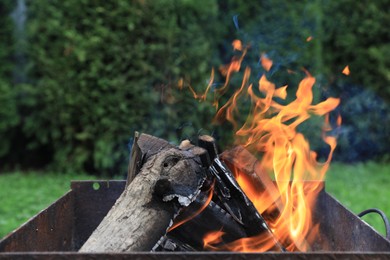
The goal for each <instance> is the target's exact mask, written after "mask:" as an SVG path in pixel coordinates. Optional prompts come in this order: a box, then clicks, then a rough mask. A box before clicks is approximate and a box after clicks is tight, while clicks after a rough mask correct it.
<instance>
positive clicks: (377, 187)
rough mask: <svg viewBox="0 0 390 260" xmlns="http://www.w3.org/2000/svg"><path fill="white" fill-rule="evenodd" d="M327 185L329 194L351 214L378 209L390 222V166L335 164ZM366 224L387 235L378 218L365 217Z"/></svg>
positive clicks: (372, 215) (376, 216) (331, 169)
mask: <svg viewBox="0 0 390 260" xmlns="http://www.w3.org/2000/svg"><path fill="white" fill-rule="evenodd" d="M325 185H326V186H325V189H326V191H327V192H329V193H330V194H332V195H333V196H334V197H335V198H336V199H337V200H339V201H340V202H341V203H342V204H343V205H344V206H345V207H347V208H348V209H350V210H351V211H352V212H354V213H356V214H358V213H360V212H362V211H363V210H365V209H368V208H378V209H380V210H382V211H383V212H385V213H386V215H387V217H389V218H390V200H389V198H390V164H384V163H382V164H380V163H373V162H368V163H358V164H354V165H345V164H340V163H333V165H331V168H330V170H329V172H328V173H327V178H326V183H325ZM363 220H365V221H366V222H367V223H369V224H370V225H372V226H373V227H374V228H375V229H376V230H377V231H379V232H380V233H381V234H383V235H384V234H385V228H384V224H383V221H382V219H381V217H380V216H379V215H377V214H373V213H372V214H369V215H366V216H364V217H363Z"/></svg>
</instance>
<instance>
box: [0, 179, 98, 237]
mask: <svg viewBox="0 0 390 260" xmlns="http://www.w3.org/2000/svg"><path fill="white" fill-rule="evenodd" d="M88 179H95V178H94V177H93V176H88V175H85V174H79V175H76V174H62V175H61V174H54V173H47V174H39V173H37V172H30V173H21V172H16V173H5V174H0V239H1V238H2V237H4V236H5V235H6V234H8V233H9V232H10V231H12V230H14V229H15V228H17V227H19V226H20V225H21V224H23V223H24V222H26V221H27V220H28V219H30V218H31V217H32V216H34V215H35V214H37V213H39V212H40V211H41V210H42V209H45V208H46V207H47V206H49V205H50V204H52V203H53V202H54V201H55V200H56V199H58V198H59V197H61V196H62V195H63V194H64V193H66V192H67V191H68V190H69V189H70V181H71V180H88Z"/></svg>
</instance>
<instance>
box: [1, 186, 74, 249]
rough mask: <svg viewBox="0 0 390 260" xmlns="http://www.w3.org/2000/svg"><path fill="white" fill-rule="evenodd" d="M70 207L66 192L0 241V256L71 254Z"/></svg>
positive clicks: (72, 212) (72, 203)
mask: <svg viewBox="0 0 390 260" xmlns="http://www.w3.org/2000/svg"><path fill="white" fill-rule="evenodd" d="M73 205H74V198H73V193H72V192H68V193H67V194H65V195H64V196H63V197H61V198H60V199H59V200H57V201H56V202H54V203H53V204H52V205H51V206H50V207H48V208H47V209H45V210H43V211H41V212H40V213H39V214H38V215H37V216H35V217H34V218H32V219H31V220H30V221H28V222H27V223H25V224H24V225H22V226H21V227H20V228H19V229H17V230H15V231H14V232H13V233H11V234H9V235H8V236H6V237H5V238H4V239H3V240H2V241H0V252H18V251H19V252H20V251H25V252H28V251H70V250H72V240H73V239H72V237H73V226H74V225H73V224H74V223H73V216H74V211H73Z"/></svg>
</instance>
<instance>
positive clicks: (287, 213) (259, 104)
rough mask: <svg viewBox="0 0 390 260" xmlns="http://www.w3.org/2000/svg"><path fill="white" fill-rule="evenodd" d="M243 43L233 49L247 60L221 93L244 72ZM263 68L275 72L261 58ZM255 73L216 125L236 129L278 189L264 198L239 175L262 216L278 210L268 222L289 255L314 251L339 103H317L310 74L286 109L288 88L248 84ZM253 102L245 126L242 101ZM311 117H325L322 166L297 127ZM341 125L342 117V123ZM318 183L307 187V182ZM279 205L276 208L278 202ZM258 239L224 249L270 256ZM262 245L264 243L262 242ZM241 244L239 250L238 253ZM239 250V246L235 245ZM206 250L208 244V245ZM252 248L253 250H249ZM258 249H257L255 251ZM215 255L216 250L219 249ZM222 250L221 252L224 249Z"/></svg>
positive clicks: (232, 68)
mask: <svg viewBox="0 0 390 260" xmlns="http://www.w3.org/2000/svg"><path fill="white" fill-rule="evenodd" d="M242 46H243V45H242V43H241V42H240V41H239V40H235V41H234V43H233V47H234V49H235V50H236V51H241V52H242V55H241V56H239V57H235V58H234V59H233V60H232V62H231V63H230V64H228V65H225V66H224V67H223V69H222V73H223V74H224V75H225V76H226V80H225V84H224V86H223V88H222V89H220V90H218V92H219V93H225V92H226V88H227V87H228V85H229V81H230V78H231V77H232V74H233V73H235V72H238V71H240V69H241V63H242V60H243V59H244V57H245V54H246V52H247V49H246V48H244V47H242ZM261 63H262V65H263V68H264V70H265V71H269V70H270V68H271V67H272V60H270V59H269V58H267V56H266V55H265V54H262V55H261ZM250 74H251V70H250V69H249V68H248V67H247V68H245V69H244V76H243V79H242V84H241V86H240V88H239V89H238V90H237V91H236V92H235V93H234V94H233V95H232V96H231V97H230V99H229V100H228V101H227V102H226V103H225V105H223V106H222V107H221V108H220V109H219V110H218V111H217V113H216V116H215V121H217V122H222V121H224V120H227V121H229V122H230V123H231V124H233V126H234V129H235V136H236V143H237V144H240V145H243V146H245V147H246V148H247V149H248V150H250V151H251V152H255V153H260V154H261V160H260V168H261V169H262V171H264V172H266V173H268V174H270V175H271V176H273V178H274V180H275V186H276V189H274V190H273V191H272V192H273V193H276V194H271V196H263V194H261V192H259V191H256V190H254V188H253V187H254V186H253V185H251V183H249V182H248V181H249V179H248V178H245V174H243V173H240V172H239V171H236V172H235V176H236V178H237V181H238V183H239V184H240V186H241V187H242V189H243V190H244V192H245V193H246V194H247V196H248V197H249V198H250V199H251V201H252V202H253V204H254V205H255V207H256V208H257V210H258V211H259V213H261V214H263V213H264V212H266V211H267V210H269V209H270V208H272V207H276V204H278V206H277V207H278V208H279V211H280V212H279V214H278V216H277V217H275V218H273V219H271V220H269V221H268V223H267V224H268V225H269V227H270V228H271V230H272V231H273V233H274V235H275V236H276V237H277V239H278V240H279V241H280V242H281V243H282V244H283V246H284V247H285V248H286V249H287V250H289V251H297V250H299V251H307V250H309V249H310V248H309V247H310V246H309V245H310V241H309V240H310V239H311V238H312V237H313V236H315V232H316V229H317V228H318V227H316V225H315V223H313V219H312V208H313V205H314V203H315V200H316V197H317V194H318V192H319V191H320V185H321V184H320V182H318V181H319V180H323V179H324V176H325V173H326V170H327V169H328V167H329V163H330V161H331V158H332V155H333V151H334V149H335V147H336V143H337V142H336V138H335V137H334V136H331V135H328V133H329V132H330V131H331V130H332V128H331V126H330V123H329V116H328V115H329V112H330V111H332V110H334V109H335V108H336V107H337V106H338V105H339V102H340V100H339V99H337V98H328V99H326V100H325V101H323V102H320V103H318V104H312V103H313V96H314V95H313V90H312V89H313V86H314V84H315V81H316V80H315V78H314V77H313V76H311V75H310V74H309V73H308V72H306V77H305V78H303V79H302V81H301V82H300V83H299V86H298V89H297V91H296V96H295V99H293V101H292V102H290V103H289V104H286V105H284V104H281V103H279V102H278V100H285V99H286V98H287V86H282V87H279V88H278V87H276V86H275V84H274V83H272V82H270V81H269V80H268V79H267V77H266V75H262V76H261V77H260V79H259V81H258V83H257V88H258V89H257V90H255V86H254V84H251V83H250V82H249V78H250ZM247 97H249V99H250V101H251V104H252V106H251V112H250V113H249V115H248V116H247V119H246V121H245V123H244V124H240V123H239V122H240V119H242V116H243V115H241V114H240V113H239V112H240V111H239V106H238V104H239V100H241V99H243V98H247ZM312 115H317V116H324V118H325V122H324V127H323V129H322V132H323V140H324V142H325V143H326V144H328V145H329V147H330V152H329V155H328V158H327V160H326V161H325V162H323V163H319V162H318V161H317V159H316V157H317V156H316V153H315V152H313V151H311V150H310V146H309V143H308V141H307V140H306V139H305V137H304V136H303V134H301V133H299V132H298V131H297V127H298V126H299V125H300V124H301V123H302V122H304V121H305V120H307V119H309V118H310V117H311V116H312ZM337 122H338V123H340V124H341V117H339V118H338V119H337ZM308 180H311V181H314V180H315V181H317V182H314V184H312V185H307V183H305V181H308ZM275 200H277V202H276V201H275ZM222 235H223V231H216V232H214V233H212V234H210V237H207V247H208V248H211V247H212V245H211V243H212V241H217V242H220V239H221V236H222ZM256 239H258V240H259V238H258V237H257V238H256V237H253V238H245V239H241V240H240V241H235V243H231V245H230V246H229V244H228V245H224V246H223V249H224V250H242V251H248V248H250V249H251V250H250V251H265V250H268V248H269V246H268V248H267V246H265V245H264V243H256V241H253V240H256ZM257 242H259V241H257ZM237 243H238V244H239V245H240V246H238V247H237ZM233 244H234V245H233ZM205 245H206V244H205ZM248 245H251V246H248ZM253 245H256V246H255V248H254V247H253ZM213 249H215V250H217V247H216V246H215V247H214V248H213ZM220 249H221V248H220Z"/></svg>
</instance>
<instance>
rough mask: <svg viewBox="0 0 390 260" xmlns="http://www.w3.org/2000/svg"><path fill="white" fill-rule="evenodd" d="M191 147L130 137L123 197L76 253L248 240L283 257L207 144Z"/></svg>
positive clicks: (213, 246) (218, 245)
mask: <svg viewBox="0 0 390 260" xmlns="http://www.w3.org/2000/svg"><path fill="white" fill-rule="evenodd" d="M198 145H199V146H201V147H199V146H195V145H193V144H191V143H190V142H189V141H183V142H182V143H181V145H180V146H179V147H174V146H173V145H171V144H169V143H168V142H167V141H164V140H162V139H159V138H156V137H152V136H149V135H145V134H142V135H138V134H137V133H136V136H135V141H134V144H133V149H132V159H131V160H130V163H129V171H128V179H127V186H126V188H125V191H124V192H123V193H122V195H121V196H120V197H119V199H118V200H117V202H116V203H115V205H114V206H113V207H112V209H111V210H110V211H109V213H108V214H107V216H106V217H105V218H104V219H103V221H102V222H101V224H100V225H99V227H98V228H97V229H96V230H95V231H94V232H93V234H92V235H91V236H90V238H89V239H88V240H87V242H86V243H85V244H84V245H83V246H82V248H81V249H80V252H107V251H109V252H114V251H115V252H124V251H150V250H153V251H181V250H185V251H188V250H230V249H231V248H230V247H231V246H233V245H235V244H239V243H240V242H239V241H240V240H241V239H247V238H254V237H255V238H258V241H259V242H258V243H260V244H266V246H265V247H264V248H265V249H266V250H271V251H284V248H283V247H282V245H281V244H280V243H279V242H278V240H277V239H276V238H275V237H274V236H273V234H272V231H271V230H270V229H269V228H268V226H267V223H266V221H265V219H264V218H263V217H262V216H261V214H259V212H258V211H257V210H256V208H255V207H254V205H253V204H252V202H251V201H250V199H249V198H248V197H247V196H246V194H245V193H244V192H243V191H242V189H241V188H240V186H239V184H238V183H237V181H236V179H235V178H234V176H233V173H232V172H231V171H230V169H229V168H228V167H227V166H226V165H225V164H224V162H222V161H221V160H220V159H219V156H218V152H217V148H216V144H215V141H214V139H213V138H212V137H210V136H201V137H199V144H198ZM225 157H226V158H228V156H226V155H225ZM226 160H227V161H228V159H226ZM214 234H216V235H217V236H220V237H219V238H217V239H216V240H210V235H212V237H214ZM222 237H223V238H222ZM256 246H257V245H256Z"/></svg>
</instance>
